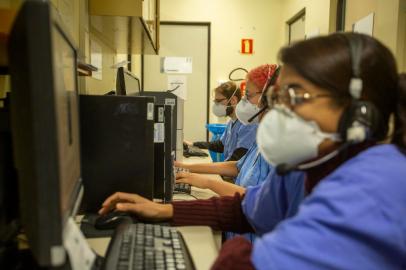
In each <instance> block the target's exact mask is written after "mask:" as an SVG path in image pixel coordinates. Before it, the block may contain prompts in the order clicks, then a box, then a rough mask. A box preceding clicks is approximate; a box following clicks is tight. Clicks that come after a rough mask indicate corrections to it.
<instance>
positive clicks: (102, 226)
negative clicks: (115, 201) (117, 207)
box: [94, 211, 136, 230]
mask: <svg viewBox="0 0 406 270" xmlns="http://www.w3.org/2000/svg"><path fill="white" fill-rule="evenodd" d="M135 221H136V220H135V218H134V217H132V216H131V215H130V214H128V213H125V212H120V211H111V212H109V213H107V214H105V215H101V216H99V217H98V218H97V219H96V222H95V224H94V227H95V228H96V229H98V230H113V229H115V228H116V227H117V226H118V225H119V224H121V223H130V224H132V223H135Z"/></svg>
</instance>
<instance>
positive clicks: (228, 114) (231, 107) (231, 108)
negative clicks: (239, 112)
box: [226, 86, 240, 116]
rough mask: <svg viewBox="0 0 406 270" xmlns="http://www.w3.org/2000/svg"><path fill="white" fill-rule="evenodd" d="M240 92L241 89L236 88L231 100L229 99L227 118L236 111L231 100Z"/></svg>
mask: <svg viewBox="0 0 406 270" xmlns="http://www.w3.org/2000/svg"><path fill="white" fill-rule="evenodd" d="M238 91H240V88H239V87H238V86H236V88H235V90H234V92H233V94H232V95H231V97H230V98H228V102H227V107H226V115H227V116H230V115H231V114H232V113H233V111H234V108H233V105H231V99H232V98H233V97H235V93H237V92H238Z"/></svg>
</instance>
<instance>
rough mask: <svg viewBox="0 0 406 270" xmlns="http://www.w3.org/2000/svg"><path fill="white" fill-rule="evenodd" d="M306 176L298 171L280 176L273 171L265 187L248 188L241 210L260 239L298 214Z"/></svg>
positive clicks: (263, 185) (264, 184)
mask: <svg viewBox="0 0 406 270" xmlns="http://www.w3.org/2000/svg"><path fill="white" fill-rule="evenodd" d="M304 176H305V175H304V173H303V172H296V171H294V172H290V173H288V174H286V175H284V176H279V175H278V174H276V172H275V171H274V170H271V172H270V173H269V174H268V176H267V179H266V180H265V182H264V183H263V184H262V185H258V186H254V187H248V188H247V190H246V192H245V197H244V200H243V202H242V209H243V212H244V215H245V216H246V217H247V219H248V222H249V223H250V224H251V226H253V228H254V229H255V232H256V234H257V235H263V234H265V233H267V232H270V231H272V230H273V229H274V227H275V226H276V225H277V224H278V223H279V222H281V221H282V220H284V219H286V218H288V217H291V216H293V215H295V214H296V212H297V210H298V207H299V205H300V203H301V202H302V200H303V198H304Z"/></svg>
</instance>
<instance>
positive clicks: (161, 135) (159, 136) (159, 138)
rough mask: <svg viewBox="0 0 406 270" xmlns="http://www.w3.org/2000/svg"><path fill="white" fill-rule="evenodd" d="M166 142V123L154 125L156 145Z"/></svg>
mask: <svg viewBox="0 0 406 270" xmlns="http://www.w3.org/2000/svg"><path fill="white" fill-rule="evenodd" d="M164 141H165V126H164V123H155V124H154V143H163V142H164Z"/></svg>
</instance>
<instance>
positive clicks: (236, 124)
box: [220, 119, 258, 160]
mask: <svg viewBox="0 0 406 270" xmlns="http://www.w3.org/2000/svg"><path fill="white" fill-rule="evenodd" d="M257 128H258V124H252V125H243V124H242V123H241V122H240V121H238V119H236V120H230V121H228V123H227V127H226V130H225V131H224V133H223V135H222V136H221V138H220V140H221V142H222V143H223V145H224V152H223V154H224V160H228V159H229V158H230V157H231V155H232V154H233V153H234V151H235V149H238V148H246V149H249V148H250V147H251V146H252V144H253V143H254V142H255V138H256V134H257Z"/></svg>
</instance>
